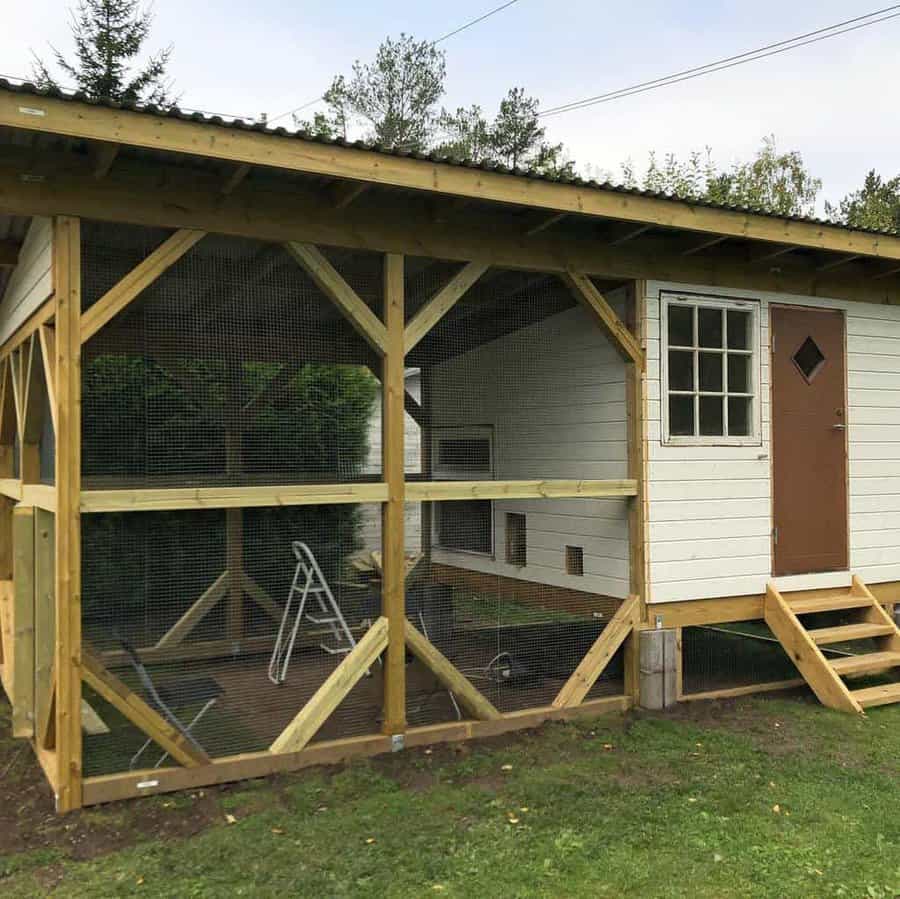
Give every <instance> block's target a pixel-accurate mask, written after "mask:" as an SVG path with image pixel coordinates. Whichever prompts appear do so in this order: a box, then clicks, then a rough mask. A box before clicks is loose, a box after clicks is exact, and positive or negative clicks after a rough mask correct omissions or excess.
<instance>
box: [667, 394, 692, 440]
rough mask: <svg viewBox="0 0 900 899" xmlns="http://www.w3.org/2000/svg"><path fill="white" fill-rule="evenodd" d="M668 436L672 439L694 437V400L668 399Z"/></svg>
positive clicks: (682, 398)
mask: <svg viewBox="0 0 900 899" xmlns="http://www.w3.org/2000/svg"><path fill="white" fill-rule="evenodd" d="M669 434H670V435H671V436H672V437H693V436H694V398H693V397H692V396H670V397H669Z"/></svg>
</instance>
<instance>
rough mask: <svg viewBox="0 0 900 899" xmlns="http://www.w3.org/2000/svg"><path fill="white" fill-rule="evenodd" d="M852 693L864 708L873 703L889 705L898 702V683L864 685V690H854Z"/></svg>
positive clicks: (899, 697)
mask: <svg viewBox="0 0 900 899" xmlns="http://www.w3.org/2000/svg"><path fill="white" fill-rule="evenodd" d="M852 695H853V698H854V699H855V700H856V701H857V702H858V703H859V704H860V705H861V706H862V707H863V708H864V709H868V708H870V707H871V706H873V705H890V704H891V703H892V702H900V683H896V684H882V685H881V686H878V687H866V688H865V689H864V690H854V691H853V694H852Z"/></svg>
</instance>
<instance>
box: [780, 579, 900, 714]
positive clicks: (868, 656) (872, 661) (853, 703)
mask: <svg viewBox="0 0 900 899" xmlns="http://www.w3.org/2000/svg"><path fill="white" fill-rule="evenodd" d="M764 609H765V619H766V624H768V626H769V628H770V629H771V631H772V633H773V634H774V635H775V636H776V637H777V638H778V640H779V641H780V643H781V645H782V647H783V648H784V650H785V652H786V653H787V654H788V655H789V656H790V658H791V661H793V663H794V664H795V665H796V666H797V668H798V669H799V671H800V673H801V674H802V675H803V678H804V680H805V681H806V682H807V683H808V684H809V686H810V687H811V688H812V691H813V692H814V693H815V694H816V696H817V697H818V699H819V701H820V702H821V703H822V704H823V705H826V706H828V707H829V708H833V709H839V710H841V711H846V712H855V713H857V714H864V713H865V709H867V708H869V707H871V706H876V705H887V704H889V703H894V702H898V703H900V681H896V682H895V683H890V684H882V685H879V686H875V687H864V688H862V689H858V690H851V689H850V688H849V687H848V686H847V684H846V683H844V680H843V678H846V677H858V676H860V675H865V674H882V673H885V672H892V671H897V672H900V629H898V628H897V625H896V624H895V623H894V621H893V620H892V619H891V617H890V616H889V615H888V614H887V612H885V610H884V609H883V608H882V606H881V604H880V603H879V602H878V600H877V599H876V598H875V597H874V596H873V595H872V592H871V591H870V590H869V589H868V587H866V585H865V584H864V583H863V582H862V580H861V579H860V578H858V577H856V576H854V577H853V579H852V584H851V586H850V587H849V589H840V588H838V589H829V590H817V591H815V592H813V591H808V592H806V593H799V594H796V595H794V596H791V595H790V594H788V596H786V597H785V596H782V595H781V593H780V592H779V591H778V589H777V588H776V587H775V585H774V584H769V586H768V589H767V590H766V599H765V604H764ZM823 612H841V613H843V614H841V615H840V618H841V619H843V621H842V623H841V624H839V625H833V626H830V627H819V628H813V629H808V628H807V627H806V625H805V624H804V622H803V621H802V620H801V619H802V618H803V616H806V615H813V614H819V613H823ZM856 640H872V641H874V649H873V651H871V652H861V653H859V654H855V655H848V656H843V657H840V658H826V656H825V655H824V654H823V652H822V650H821V649H820V648H819V647H820V646H827V645H829V644H834V643H850V642H853V641H856Z"/></svg>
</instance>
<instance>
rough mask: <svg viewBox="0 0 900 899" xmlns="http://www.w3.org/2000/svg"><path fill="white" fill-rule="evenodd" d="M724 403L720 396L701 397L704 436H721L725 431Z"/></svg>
mask: <svg viewBox="0 0 900 899" xmlns="http://www.w3.org/2000/svg"><path fill="white" fill-rule="evenodd" d="M722 403H723V399H722V397H720V396H701V397H700V435H701V436H702V437H721V436H723V434H724V433H725V428H724V421H723V419H722Z"/></svg>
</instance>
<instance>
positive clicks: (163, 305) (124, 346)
mask: <svg viewBox="0 0 900 899" xmlns="http://www.w3.org/2000/svg"><path fill="white" fill-rule="evenodd" d="M116 230H117V229H113V228H111V227H109V226H99V225H93V226H92V227H90V228H87V229H86V230H85V237H84V252H85V266H84V282H85V286H84V295H85V298H86V300H85V302H86V304H87V305H89V304H90V303H91V302H92V301H96V299H97V298H98V297H99V296H101V295H102V294H103V292H104V291H105V290H106V289H108V288H109V286H110V285H112V284H114V283H116V282H117V281H118V279H119V278H121V277H122V276H123V274H124V273H126V272H127V271H128V270H129V269H130V267H131V266H132V265H133V264H134V263H135V262H136V261H140V259H141V258H143V256H144V255H145V254H146V252H147V251H148V248H150V247H152V246H154V245H155V244H156V243H157V242H158V241H159V240H160V237H161V235H160V234H158V233H156V232H153V231H151V230H149V229H125V231H124V234H122V235H117V236H115V237H114V236H113V235H112V234H111V233H110V232H111V231H116ZM123 244H125V246H124V247H123ZM325 256H326V258H328V259H329V261H330V262H331V263H332V264H333V265H334V266H335V268H336V269H337V270H338V272H339V273H340V274H341V275H342V276H343V277H344V278H345V280H347V282H348V283H349V284H350V285H351V287H352V288H353V289H354V290H355V291H356V293H357V294H358V295H359V296H360V297H361V298H362V299H363V300H364V301H365V302H366V303H367V304H368V305H369V307H370V308H371V309H372V311H373V312H374V313H375V314H380V311H381V303H382V301H381V294H382V290H383V288H382V283H381V282H382V273H381V266H382V261H381V256H380V255H379V254H374V253H363V252H352V253H350V252H344V251H326V252H325ZM379 375H380V360H379V359H378V357H377V356H376V354H375V353H374V351H372V350H371V348H370V347H369V346H368V345H367V344H366V342H365V341H364V340H363V338H362V337H360V336H359V334H357V332H356V331H355V330H354V329H353V327H352V326H351V325H350V324H349V322H348V321H347V319H346V318H345V317H344V316H343V315H342V314H341V312H340V311H339V310H338V308H337V307H336V306H335V304H334V303H333V302H332V301H331V300H330V299H329V298H328V297H326V296H325V295H324V294H323V293H322V292H321V291H320V290H319V288H318V287H317V286H316V285H315V284H314V282H313V281H312V279H311V278H310V277H309V276H308V275H307V274H306V272H305V270H304V269H303V268H302V267H301V265H300V264H299V263H298V261H297V260H295V259H294V258H293V257H292V256H291V255H290V254H289V253H288V251H287V250H286V249H285V248H284V247H281V246H277V245H272V244H264V243H260V242H258V241H252V240H241V239H236V238H225V237H213V236H207V237H206V238H204V239H203V240H201V241H200V242H199V243H197V244H196V245H195V246H193V247H192V248H191V249H190V250H189V251H188V252H187V253H186V254H185V255H184V256H182V257H181V259H179V260H178V262H176V263H175V264H174V265H173V266H171V267H170V268H169V269H168V270H167V271H165V272H164V273H163V274H162V275H161V276H160V277H159V278H158V279H157V280H156V281H154V282H153V283H152V284H151V285H150V286H149V287H148V288H147V289H146V290H144V291H143V293H142V294H141V295H140V297H139V298H138V299H136V300H135V301H133V302H132V303H131V304H130V305H129V306H128V307H127V308H126V309H125V310H124V311H123V312H122V313H120V314H119V315H118V316H116V317H115V318H114V319H113V320H112V321H110V322H109V323H108V324H106V325H105V326H104V327H103V328H102V329H101V330H100V331H99V332H98V333H97V334H96V335H95V336H93V337H92V338H91V339H90V340H89V341H88V342H87V344H86V346H85V348H84V363H83V431H84V449H83V454H82V455H83V475H84V478H85V486H86V487H91V486H99V487H106V486H118V485H128V486H153V485H174V486H178V485H185V484H192V483H197V484H200V483H203V484H217V483H218V484H237V485H240V484H252V483H283V482H287V483H303V482H313V481H324V482H329V481H331V482H336V481H351V480H366V479H377V478H378V475H379V473H380V470H381V452H380V439H376V438H377V429H376V428H375V426H374V421H373V416H374V410H375V406H376V403H377V401H378V396H379V389H380V385H379V380H378V378H379Z"/></svg>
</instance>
